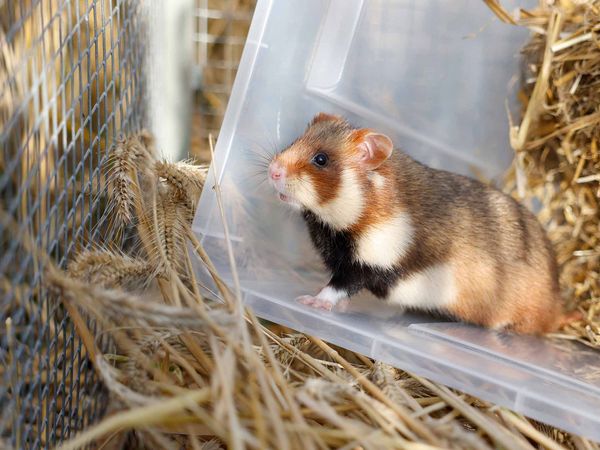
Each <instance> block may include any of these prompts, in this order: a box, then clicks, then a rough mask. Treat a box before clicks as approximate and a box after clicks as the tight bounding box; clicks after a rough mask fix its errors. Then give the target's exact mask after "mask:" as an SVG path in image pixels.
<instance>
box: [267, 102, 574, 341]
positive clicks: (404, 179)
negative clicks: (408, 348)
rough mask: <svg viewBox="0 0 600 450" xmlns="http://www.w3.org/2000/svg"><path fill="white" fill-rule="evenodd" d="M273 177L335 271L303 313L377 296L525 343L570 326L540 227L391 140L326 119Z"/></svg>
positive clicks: (283, 155) (279, 158)
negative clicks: (363, 294)
mask: <svg viewBox="0 0 600 450" xmlns="http://www.w3.org/2000/svg"><path fill="white" fill-rule="evenodd" d="M268 178H269V181H270V183H271V184H272V186H273V187H274V188H275V189H276V190H277V192H278V195H279V198H280V199H281V200H282V201H284V202H286V203H288V204H289V205H291V206H293V207H295V208H298V209H299V210H300V211H301V213H302V215H303V217H304V220H305V221H306V224H307V226H308V230H309V233H310V237H311V240H312V242H313V244H314V246H315V247H316V249H317V250H318V252H319V253H320V255H321V257H322V259H323V262H324V263H325V265H326V267H327V268H328V270H329V271H330V272H331V280H330V281H329V283H328V284H327V285H326V286H325V287H324V288H323V289H322V290H321V291H320V292H319V293H318V294H316V295H315V296H310V295H306V296H302V297H300V298H299V299H298V301H300V302H301V303H304V304H306V305H311V306H313V307H316V308H322V309H326V310H330V309H332V308H333V307H334V306H335V305H336V304H337V303H338V302H340V301H341V300H343V299H347V298H349V297H351V296H352V295H354V294H356V293H357V292H358V291H360V290H361V289H368V290H369V291H371V292H372V293H373V294H374V295H375V296H376V297H379V298H381V299H384V300H386V301H387V302H390V303H392V304H397V305H400V306H403V307H409V308H417V309H421V310H433V311H439V312H442V313H444V314H449V315H451V316H453V317H456V318H458V319H460V320H463V321H465V322H471V323H474V324H478V325H482V326H485V327H489V328H494V329H509V330H512V331H515V332H518V333H531V334H542V333H548V332H551V331H554V330H556V329H557V328H558V327H559V326H560V325H561V324H562V323H563V322H564V321H565V320H567V319H566V317H567V316H565V314H564V311H563V301H562V299H561V296H560V290H559V285H558V269H557V263H556V260H555V256H554V252H553V249H552V247H551V244H550V242H549V240H548V238H547V237H546V235H545V233H544V230H543V228H542V226H541V224H540V223H539V222H538V221H537V219H536V218H535V216H534V215H533V214H532V213H531V212H530V211H529V210H527V209H526V208H525V207H524V206H523V205H521V204H519V203H518V202H517V201H515V200H514V199H513V198H511V197H510V196H508V195H506V194H504V193H502V192H500V191H499V190H497V189H494V188H492V187H490V186H486V185H485V184H483V183H480V182H479V181H476V180H473V179H470V178H467V177H464V176H461V175H457V174H454V173H450V172H446V171H443V170H436V169H432V168H430V167H427V166H425V165H423V164H421V163H419V162H417V161H415V160H414V159H412V158H411V157H409V156H408V155H407V154H405V153H403V152H402V151H400V150H398V149H395V148H394V145H393V143H392V141H391V139H390V138H389V137H387V136H385V135H384V134H381V133H378V132H377V131H374V130H370V129H357V128H354V127H352V126H351V125H350V124H349V123H348V122H347V121H346V120H345V119H343V118H342V117H339V116H334V115H330V114H325V113H320V114H318V115H317V116H316V117H315V118H314V119H313V120H312V122H311V123H310V124H309V125H308V127H307V129H306V131H305V133H304V134H303V135H302V136H301V137H300V138H299V139H297V140H296V141H295V142H293V143H292V144H291V145H290V146H289V147H288V148H286V149H285V150H283V151H282V152H280V153H278V154H276V155H275V156H274V157H273V159H272V161H271V162H270V165H269V168H268Z"/></svg>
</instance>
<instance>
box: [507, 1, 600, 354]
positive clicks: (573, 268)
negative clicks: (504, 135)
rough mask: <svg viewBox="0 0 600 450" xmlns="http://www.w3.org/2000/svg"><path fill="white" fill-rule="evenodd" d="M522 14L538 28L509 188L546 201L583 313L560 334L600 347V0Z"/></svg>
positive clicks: (527, 59) (565, 276)
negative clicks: (580, 317) (599, 147)
mask: <svg viewBox="0 0 600 450" xmlns="http://www.w3.org/2000/svg"><path fill="white" fill-rule="evenodd" d="M520 16H521V18H520V20H519V21H518V24H519V25H520V26H526V27H528V28H529V29H530V30H531V31H532V34H533V36H532V38H531V40H530V42H529V43H528V44H527V45H526V46H525V48H524V49H523V52H522V53H523V60H524V64H523V65H524V70H523V74H522V90H521V92H520V93H519V98H520V100H521V101H522V103H523V111H524V113H523V117H522V119H521V121H520V124H518V125H515V126H513V127H512V128H511V145H512V147H513V149H514V150H515V159H514V164H513V167H512V170H511V172H510V174H509V177H508V179H507V184H506V188H507V190H508V191H510V192H512V193H513V194H514V195H515V196H516V197H517V198H519V199H521V200H523V199H525V200H526V201H528V202H530V204H533V205H540V206H541V208H540V210H539V213H538V217H539V218H540V220H541V221H542V223H543V224H544V225H545V226H546V229H547V230H548V235H549V237H550V239H551V240H552V242H553V244H554V247H555V249H556V253H557V258H558V262H559V264H560V267H561V278H560V281H561V286H562V288H563V293H564V297H565V299H566V300H567V303H568V306H569V307H577V308H578V309H579V310H580V311H581V312H582V313H583V320H581V321H579V322H575V323H573V324H571V325H570V326H568V327H567V328H566V329H565V330H564V332H562V333H561V334H559V335H557V336H558V337H562V338H565V339H576V340H578V341H581V342H583V343H584V344H586V345H589V346H592V347H595V348H600V208H599V202H600V154H599V152H598V141H599V139H600V110H599V109H598V106H599V105H600V34H599V33H600V2H599V1H597V0H591V1H590V0H588V1H578V2H577V1H569V0H561V1H553V2H542V3H541V5H540V6H539V7H538V8H537V9H535V10H532V11H521V14H520ZM501 17H504V15H501Z"/></svg>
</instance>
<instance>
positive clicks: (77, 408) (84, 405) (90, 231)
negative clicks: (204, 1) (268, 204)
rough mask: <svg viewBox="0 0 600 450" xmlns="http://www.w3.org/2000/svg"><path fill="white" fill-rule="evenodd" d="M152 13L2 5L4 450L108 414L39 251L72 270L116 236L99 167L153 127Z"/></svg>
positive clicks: (91, 0)
mask: <svg viewBox="0 0 600 450" xmlns="http://www.w3.org/2000/svg"><path fill="white" fill-rule="evenodd" d="M144 8H145V6H144V2H137V1H127V0H8V1H0V130H1V135H0V149H1V153H0V211H2V218H1V220H0V236H1V237H0V242H1V251H0V330H1V332H0V338H1V341H0V343H1V345H0V377H1V378H0V447H3V446H6V447H13V448H49V447H53V446H54V445H56V444H57V443H60V442H61V441H63V440H65V439H66V438H68V437H69V436H70V435H72V433H73V432H74V431H75V430H78V429H82V428H84V427H86V425H87V424H88V423H90V422H91V421H94V420H95V419H96V418H98V416H99V415H100V414H101V413H102V411H103V409H104V407H105V405H106V395H104V394H103V390H102V387H101V384H100V382H99V381H98V379H97V377H96V376H95V373H94V372H93V370H92V367H91V364H90V361H89V360H88V359H87V356H86V353H85V350H84V349H83V347H82V343H81V341H80V339H79V338H78V337H77V335H76V334H75V332H74V327H73V324H72V323H71V321H70V319H69V317H68V315H67V314H66V313H65V311H64V309H63V307H62V306H61V303H60V301H59V300H58V298H57V297H56V295H53V293H52V292H48V290H47V289H46V288H45V287H44V263H43V259H39V258H37V257H34V256H33V253H32V247H33V248H36V249H39V250H41V251H42V252H43V253H44V254H47V255H49V256H50V257H51V258H52V259H53V260H54V261H55V262H56V263H58V264H59V265H60V266H62V267H64V266H65V265H66V263H67V261H68V259H69V257H70V255H72V254H73V252H74V251H75V250H77V249H80V248H82V247H85V246H87V245H89V243H91V242H95V243H98V242H106V241H107V240H109V239H110V236H107V235H106V234H107V233H108V231H107V230H108V229H109V228H108V227H106V226H105V224H106V223H107V216H108V214H107V210H106V203H105V200H104V198H103V195H102V194H101V192H102V190H101V186H102V184H103V170H102V168H103V164H104V161H105V159H106V158H107V154H108V149H109V147H110V145H111V143H112V141H113V139H114V138H115V136H116V135H117V134H118V133H120V132H122V131H123V132H128V131H130V130H134V129H139V128H141V127H143V126H145V125H146V121H147V117H146V115H147V114H146V108H145V104H146V93H147V89H145V85H146V75H145V73H144V70H143V69H144V66H145V62H146V57H147V53H148V52H147V40H148V38H147V23H148V13H147V11H145V9H144ZM28 236H29V237H30V238H29V237H28ZM25 242H30V244H27V245H26V244H25ZM98 342H99V344H100V345H101V346H102V345H105V344H103V343H102V341H101V340H99V341H98Z"/></svg>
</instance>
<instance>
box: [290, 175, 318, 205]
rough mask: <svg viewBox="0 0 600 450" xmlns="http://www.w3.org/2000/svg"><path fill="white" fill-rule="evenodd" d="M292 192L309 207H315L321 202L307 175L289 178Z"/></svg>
mask: <svg viewBox="0 0 600 450" xmlns="http://www.w3.org/2000/svg"><path fill="white" fill-rule="evenodd" d="M289 188H290V194H291V195H292V197H293V198H294V199H295V200H296V201H297V202H298V203H300V204H301V205H303V206H304V207H306V208H308V209H314V208H315V207H316V206H317V205H318V202H319V196H318V195H317V192H316V190H315V188H314V186H313V184H312V181H311V180H310V177H308V176H306V175H300V176H299V177H296V178H294V179H293V180H289Z"/></svg>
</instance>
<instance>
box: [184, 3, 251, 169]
mask: <svg viewBox="0 0 600 450" xmlns="http://www.w3.org/2000/svg"><path fill="white" fill-rule="evenodd" d="M255 6H256V0H195V10H194V37H193V40H194V63H195V72H196V78H195V83H194V86H193V87H194V89H195V96H194V104H195V108H194V113H193V115H194V117H193V126H192V137H191V147H192V151H193V152H194V153H196V156H198V157H200V158H201V159H205V160H207V159H208V158H209V154H208V153H209V152H208V136H209V135H212V136H213V137H215V138H216V137H217V135H218V131H219V128H220V127H221V122H222V121H223V115H224V114H225V107H226V106H227V102H228V100H229V94H230V92H231V88H232V86H233V81H234V79H235V75H236V72H237V68H238V64H239V61H240V58H241V56H242V50H243V48H244V43H245V42H246V35H247V34H248V29H249V27H250V21H251V20H252V14H253V12H254V8H255Z"/></svg>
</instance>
